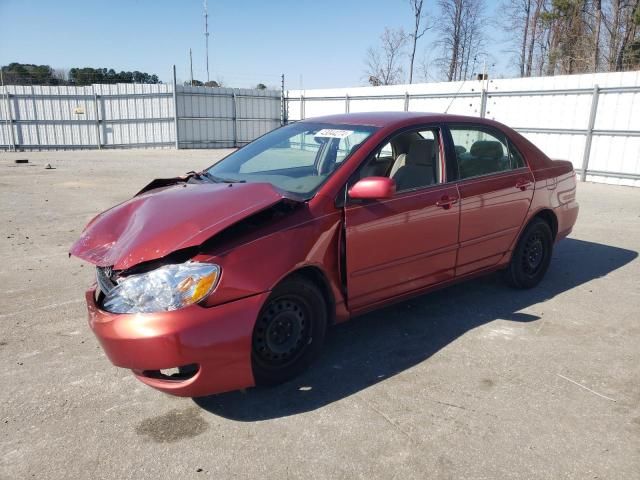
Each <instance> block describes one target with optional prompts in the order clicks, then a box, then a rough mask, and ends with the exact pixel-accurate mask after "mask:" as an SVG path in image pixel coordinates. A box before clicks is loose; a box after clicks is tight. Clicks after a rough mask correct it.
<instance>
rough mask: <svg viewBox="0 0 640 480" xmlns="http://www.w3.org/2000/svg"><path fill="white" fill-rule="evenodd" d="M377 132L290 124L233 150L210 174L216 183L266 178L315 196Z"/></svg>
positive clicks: (353, 127) (364, 128)
mask: <svg viewBox="0 0 640 480" xmlns="http://www.w3.org/2000/svg"><path fill="white" fill-rule="evenodd" d="M376 130H377V128H376V127H370V126H362V125H333V124H325V123H312V122H299V123H295V124H292V125H287V126H285V127H282V128H279V129H277V130H274V131H272V132H270V133H268V134H266V135H264V136H263V137H260V138H259V139H257V140H255V141H254V142H252V143H250V144H248V145H247V146H245V147H244V148H242V149H240V150H238V151H237V152H234V153H232V154H231V155H229V156H228V157H226V158H224V159H223V160H221V161H220V162H218V163H217V164H216V165H214V166H212V167H211V168H209V169H208V170H207V172H206V173H207V175H208V176H209V177H210V178H211V179H213V180H214V181H223V182H266V183H271V184H272V185H274V186H275V187H277V188H280V189H281V190H284V191H287V192H290V193H294V194H298V195H301V196H303V197H305V198H309V197H311V196H312V195H313V194H314V193H315V192H316V190H317V189H318V188H319V187H320V185H321V184H322V183H323V182H324V181H325V180H326V179H327V178H328V177H329V176H330V175H331V174H332V173H333V172H334V171H335V170H336V169H337V168H338V167H339V166H340V165H341V164H342V163H343V162H344V160H346V158H347V157H348V156H349V155H350V154H351V153H353V152H354V151H355V150H356V148H357V147H359V146H360V145H361V144H362V142H364V141H365V140H366V139H367V138H369V137H370V136H371V134H373V132H375V131H376Z"/></svg>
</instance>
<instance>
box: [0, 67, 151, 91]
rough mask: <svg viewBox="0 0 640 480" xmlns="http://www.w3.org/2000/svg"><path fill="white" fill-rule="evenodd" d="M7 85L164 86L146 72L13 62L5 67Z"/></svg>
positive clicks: (4, 74)
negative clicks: (99, 84)
mask: <svg viewBox="0 0 640 480" xmlns="http://www.w3.org/2000/svg"><path fill="white" fill-rule="evenodd" d="M2 77H3V81H4V83H5V84H7V85H76V86H83V85H92V84H94V83H150V84H155V83H162V82H161V81H160V79H159V78H158V76H157V75H155V74H149V73H146V72H139V71H137V70H136V71H133V72H125V71H120V72H116V71H115V70H114V69H113V68H91V67H83V68H71V69H69V70H68V71H65V70H58V69H53V68H51V67H50V66H49V65H33V64H27V63H25V64H23V63H17V62H14V63H10V64H9V65H5V66H3V67H2Z"/></svg>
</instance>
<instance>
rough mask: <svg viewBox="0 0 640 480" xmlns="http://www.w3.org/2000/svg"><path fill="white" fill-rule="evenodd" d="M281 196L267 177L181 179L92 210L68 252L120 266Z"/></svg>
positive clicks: (191, 241)
mask: <svg viewBox="0 0 640 480" xmlns="http://www.w3.org/2000/svg"><path fill="white" fill-rule="evenodd" d="M284 198H285V196H284V194H283V193H282V192H280V191H279V190H277V189H275V188H274V187H273V186H272V185H270V184H268V183H233V184H223V183H205V184H188V183H181V184H178V185H173V186H169V187H166V188H163V189H158V190H153V191H150V192H148V193H144V194H142V195H139V196H136V197H134V198H132V199H131V200H128V201H126V202H124V203H121V204H120V205H118V206H116V207H114V208H112V209H110V210H107V211H105V212H103V213H101V214H100V215H98V216H97V217H96V218H94V219H93V220H92V221H91V222H90V223H89V225H87V227H86V228H85V229H84V231H83V232H82V235H81V236H80V238H79V239H78V240H77V241H76V242H75V243H74V244H73V246H72V247H71V250H70V251H69V253H70V255H74V256H76V257H78V258H81V259H82V260H86V261H87V262H90V263H93V264H95V265H97V266H99V267H107V266H113V268H114V269H115V270H124V269H126V268H129V267H132V266H134V265H136V264H138V263H141V262H146V261H149V260H155V259H158V258H162V257H164V256H166V255H168V254H170V253H171V252H174V251H176V250H179V249H182V248H187V247H194V246H198V245H200V244H201V243H203V242H204V241H206V240H207V239H209V238H211V237H212V236H213V235H215V234H216V233H218V232H221V231H222V230H224V229H225V228H227V227H229V226H231V225H233V224H234V223H236V222H238V221H239V220H242V219H243V218H246V217H248V216H250V215H252V214H254V213H257V212H259V211H261V210H264V209H266V208H269V207H271V206H272V205H275V204H276V203H278V202H279V201H281V200H283V199H284Z"/></svg>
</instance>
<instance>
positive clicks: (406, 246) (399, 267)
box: [344, 128, 459, 311]
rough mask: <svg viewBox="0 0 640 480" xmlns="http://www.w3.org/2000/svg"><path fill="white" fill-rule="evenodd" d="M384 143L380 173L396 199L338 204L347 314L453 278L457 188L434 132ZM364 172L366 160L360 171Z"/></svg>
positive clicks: (412, 133) (424, 131) (414, 133)
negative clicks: (387, 156) (449, 180)
mask: <svg viewBox="0 0 640 480" xmlns="http://www.w3.org/2000/svg"><path fill="white" fill-rule="evenodd" d="M390 144H391V146H389V145H388V144H387V145H385V146H384V147H381V150H382V151H384V152H391V151H392V152H393V162H392V163H391V165H389V166H388V169H387V171H386V174H387V175H390V176H391V177H392V178H394V180H395V181H396V186H397V193H396V194H395V196H394V197H393V198H390V199H384V200H376V201H364V202H360V203H357V202H355V201H348V202H347V204H346V206H345V209H344V215H345V232H346V239H345V241H346V274H347V294H348V302H349V308H350V309H351V310H352V311H357V310H358V309H362V308H365V307H368V306H373V305H375V304H376V303H379V302H383V301H385V300H387V299H390V298H392V297H395V296H398V295H402V294H404V293H408V292H411V291H415V290H419V289H421V288H424V287H426V286H428V285H431V284H436V283H440V282H443V281H446V280H449V279H451V278H453V276H454V269H455V262H456V250H457V240H458V221H459V202H458V201H457V200H458V190H457V188H456V186H455V185H453V186H452V185H447V184H446V183H444V181H445V180H446V179H445V178H443V177H445V175H444V173H443V170H444V168H443V165H444V162H442V158H443V149H442V141H441V136H440V132H439V131H438V130H437V129H427V128H424V129H422V130H420V129H417V130H414V131H409V132H404V133H402V134H400V135H398V137H397V138H394V139H392V140H391V141H390ZM390 147H391V148H390ZM377 157H378V156H376V155H373V156H372V159H371V160H370V161H371V162H376V159H377ZM378 163H380V162H379V161H378ZM370 170H371V166H370V165H367V164H366V163H365V165H364V166H363V168H362V169H361V171H364V172H367V171H370ZM364 176H366V175H364Z"/></svg>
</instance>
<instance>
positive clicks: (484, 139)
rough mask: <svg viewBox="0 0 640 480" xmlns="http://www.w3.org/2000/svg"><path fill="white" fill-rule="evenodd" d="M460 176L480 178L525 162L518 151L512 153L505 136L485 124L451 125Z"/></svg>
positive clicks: (462, 177)
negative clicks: (484, 126) (487, 127)
mask: <svg viewBox="0 0 640 480" xmlns="http://www.w3.org/2000/svg"><path fill="white" fill-rule="evenodd" d="M450 130H451V137H452V138H453V144H454V148H455V153H456V159H457V160H458V169H459V171H460V178H461V179H464V178H470V177H477V176H480V175H488V174H491V173H497V172H502V171H506V170H511V169H514V168H519V167H520V166H523V165H524V162H523V160H522V157H520V156H519V154H518V153H517V152H515V150H514V151H512V152H511V153H510V152H509V147H508V143H507V139H506V138H505V137H504V135H502V134H499V133H498V132H494V131H493V130H487V129H484V128H482V127H479V126H478V127H474V126H469V127H466V126H465V127H451V128H450Z"/></svg>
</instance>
